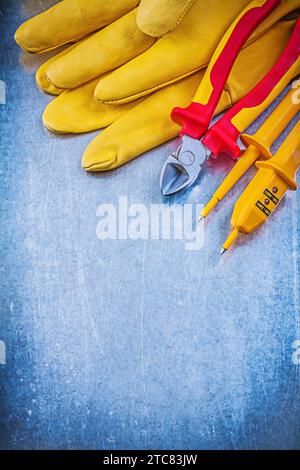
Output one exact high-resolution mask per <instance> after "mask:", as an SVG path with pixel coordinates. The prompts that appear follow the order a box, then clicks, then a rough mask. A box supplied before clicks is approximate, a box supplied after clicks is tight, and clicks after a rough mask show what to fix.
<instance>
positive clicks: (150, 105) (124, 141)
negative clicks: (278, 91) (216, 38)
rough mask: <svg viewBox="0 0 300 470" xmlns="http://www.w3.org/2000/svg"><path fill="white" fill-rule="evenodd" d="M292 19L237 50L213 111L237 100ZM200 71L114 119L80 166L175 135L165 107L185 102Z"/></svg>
mask: <svg viewBox="0 0 300 470" xmlns="http://www.w3.org/2000/svg"><path fill="white" fill-rule="evenodd" d="M294 24H295V21H288V22H282V23H278V24H276V25H275V26H274V27H273V28H271V29H269V30H268V31H267V32H266V33H265V34H264V35H263V36H262V37H261V38H260V39H258V40H257V41H256V42H254V43H252V44H250V45H249V46H248V47H246V48H245V49H244V50H243V51H242V52H241V54H240V58H239V60H238V61H237V62H236V64H235V66H234V68H233V71H232V73H231V76H230V78H229V80H228V83H227V86H226V88H225V92H224V93H223V96H222V99H221V101H220V104H219V107H218V110H217V112H220V111H221V110H224V109H226V108H228V107H230V106H231V105H232V104H233V103H234V102H236V101H238V100H239V99H240V98H241V97H242V96H244V94H245V93H247V92H248V91H249V90H250V89H251V88H252V87H253V86H254V85H255V84H256V83H257V82H258V81H259V80H260V79H261V78H262V77H263V76H264V75H265V73H266V72H267V71H268V70H269V69H270V68H271V67H272V65H273V64H274V63H275V61H276V60H277V58H278V57H279V55H280V54H281V52H282V50H283V48H284V46H285V45H286V44H287V42H288V39H289V37H290V34H291V32H292V29H293V27H294ZM203 75H204V70H203V71H200V72H198V73H196V74H194V75H192V76H190V77H188V78H186V79H184V80H181V81H180V82H178V83H175V84H172V85H170V86H168V87H165V88H163V89H161V90H159V91H157V92H156V93H154V94H153V95H151V96H150V97H148V98H146V99H145V101H143V102H142V103H140V104H138V105H137V106H136V107H134V108H133V109H131V110H130V111H129V112H128V113H126V114H125V115H123V116H122V117H121V118H119V119H118V120H117V121H116V122H114V123H113V124H112V125H111V126H110V127H108V128H107V129H105V130H104V131H103V132H102V133H101V134H100V135H99V136H98V137H96V139H95V140H94V141H92V142H91V144H90V145H89V146H88V147H87V149H86V151H85V153H84V155H83V159H82V166H83V168H85V169H86V170H87V171H107V170H112V169H114V168H117V167H119V166H120V165H123V164H124V163H126V162H128V161H130V160H132V159H133V158H135V157H137V156H138V155H140V154H141V153H144V152H146V151H148V150H150V149H152V148H153V147H156V146H157V145H160V144H162V143H164V142H166V141H167V140H169V139H171V138H173V137H176V135H178V132H179V130H180V128H179V126H177V124H175V123H174V122H173V121H172V120H171V118H170V112H171V110H172V109H173V107H174V106H175V105H176V106H182V107H185V106H187V105H188V104H189V103H190V102H191V100H192V98H193V96H194V93H195V91H196V89H197V87H198V85H199V82H200V80H201V77H203ZM241 78H242V79H241Z"/></svg>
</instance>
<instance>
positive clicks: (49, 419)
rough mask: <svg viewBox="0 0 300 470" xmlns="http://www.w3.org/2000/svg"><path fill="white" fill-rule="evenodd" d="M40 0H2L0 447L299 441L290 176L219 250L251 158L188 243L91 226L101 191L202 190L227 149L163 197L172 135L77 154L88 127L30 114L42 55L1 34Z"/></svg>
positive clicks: (41, 100) (244, 445) (136, 196)
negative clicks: (87, 161) (122, 235)
mask: <svg viewBox="0 0 300 470" xmlns="http://www.w3.org/2000/svg"><path fill="white" fill-rule="evenodd" d="M52 3H54V2H49V1H44V0H40V1H33V0H23V1H21V0H11V1H1V4H0V20H1V29H0V37H1V46H0V48H1V71H0V79H1V80H3V81H4V82H5V84H6V92H7V96H6V105H0V113H1V129H0V133H1V159H0V179H1V188H0V192H1V194H0V196H1V201H0V204H1V206H0V207H1V232H0V237H1V238H0V244H1V246H0V250H1V251H0V289H1V290H0V305H1V319H0V322H1V323H0V340H2V341H4V342H5V344H6V356H7V357H6V364H2V365H0V376H1V405H0V407H1V448H2V449H53V448H58V449H74V448H79V449H154V448H161V449H175V448H176V449H296V448H298V449H299V448H300V429H299V427H300V407H299V405H300V400H299V365H297V360H296V361H295V358H296V359H297V357H298V356H297V355H295V354H294V356H292V355H293V352H294V348H293V343H294V341H296V340H299V339H300V333H299V254H298V253H299V247H300V224H299V218H298V215H299V204H300V193H289V194H288V195H287V196H286V198H285V201H284V202H283V203H282V205H281V207H280V208H279V209H278V211H277V213H276V214H274V215H273V216H272V218H271V219H270V220H269V221H268V223H267V224H266V225H265V226H264V227H263V228H262V229H261V230H260V231H259V232H257V233H255V234H253V235H252V236H248V237H241V239H240V241H239V242H238V243H237V244H236V245H235V247H234V249H233V250H232V251H231V252H230V253H228V254H227V255H226V256H224V257H222V259H221V258H220V256H219V249H220V246H221V244H222V242H223V241H224V240H225V238H226V237H227V235H228V233H229V228H230V215H231V212H232V208H233V205H234V201H235V200H236V198H237V196H238V194H239V193H240V192H241V190H242V188H243V187H244V186H245V184H246V182H247V181H248V180H249V179H250V177H251V173H250V174H248V175H247V176H246V178H244V179H243V181H242V182H240V184H239V185H238V186H237V188H235V189H234V191H233V192H232V193H231V195H230V196H229V197H228V198H227V199H226V201H225V202H224V203H222V204H220V208H219V209H218V210H217V211H216V213H215V214H214V216H212V217H211V218H210V220H209V222H207V224H206V228H205V246H204V248H203V249H202V250H201V251H200V252H190V253H189V252H187V251H185V250H184V248H183V244H182V243H181V242H177V241H169V242H168V241H163V240H160V241H155V240H153V241H151V240H146V241H131V240H128V241H105V242H103V241H102V242H101V241H99V240H98V239H97V237H96V224H97V218H96V209H97V207H98V206H99V204H102V203H113V204H117V202H118V198H119V196H120V195H128V198H129V201H130V203H135V202H137V203H144V204H146V205H149V204H151V203H153V204H155V203H162V202H164V203H165V204H170V205H172V204H178V203H179V204H183V203H193V204H194V203H196V202H197V203H204V202H206V201H207V200H208V198H209V197H210V196H211V195H212V193H213V191H214V189H215V188H216V187H217V185H218V183H220V182H221V180H222V179H223V176H224V174H225V172H226V171H228V169H229V168H230V165H231V162H230V161H229V160H225V159H224V160H222V162H220V164H215V163H210V164H209V165H208V166H207V168H206V171H204V172H203V174H202V177H201V180H200V181H199V182H198V184H196V185H195V186H194V187H193V188H192V189H190V190H189V191H187V192H186V193H184V194H180V195H178V196H176V197H174V198H171V199H165V200H164V199H163V198H162V196H161V195H160V191H159V174H160V169H161V167H162V164H163V162H164V160H165V158H166V156H167V155H168V153H169V152H170V150H171V148H173V145H174V144H172V143H170V144H167V145H165V146H163V147H161V148H159V149H156V150H154V151H152V152H149V153H148V154H146V155H144V156H142V157H141V158H139V159H137V160H135V161H133V162H132V163H130V164H128V165H126V166H124V167H123V168H120V169H118V170H117V171H114V172H112V173H109V174H101V175H98V176H92V175H89V174H86V173H85V172H84V171H83V170H81V168H80V159H81V155H82V152H83V150H84V148H85V147H86V145H87V144H88V142H89V141H90V140H91V139H92V137H93V135H82V136H75V137H69V136H66V137H63V136H56V135H53V134H50V133H49V132H48V131H46V130H45V129H44V128H43V125H42V122H41V114H42V112H43V109H44V107H45V105H46V104H47V103H48V102H49V101H50V99H51V97H49V96H46V95H44V94H42V93H41V92H40V91H38V89H37V88H36V86H35V83H34V73H35V69H36V67H37V65H38V64H39V63H41V62H42V61H43V60H44V57H31V56H26V55H25V54H23V53H22V52H21V51H20V50H19V49H18V47H17V46H16V45H15V43H14V41H13V33H14V31H15V29H16V28H17V27H18V25H19V24H20V23H21V22H22V21H24V20H25V19H26V18H28V17H30V16H32V15H33V14H35V13H37V12H39V11H41V10H43V9H44V8H45V7H46V6H49V4H52ZM298 119H299V116H298ZM294 124H295V121H294ZM258 125H259V123H255V125H254V126H253V127H252V130H254V129H256V128H257V126H258ZM286 134H287V133H285V136H286ZM95 135H96V134H95ZM280 141H282V138H281V139H280ZM280 141H278V142H277V144H276V146H275V148H278V145H279V143H280ZM293 357H294V361H293V359H292V358H293ZM299 357H300V355H299ZM298 362H299V361H298Z"/></svg>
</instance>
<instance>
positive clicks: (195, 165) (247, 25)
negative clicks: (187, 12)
mask: <svg viewBox="0 0 300 470" xmlns="http://www.w3.org/2000/svg"><path fill="white" fill-rule="evenodd" d="M280 3H281V0H254V1H252V2H251V4H250V5H249V6H248V7H247V8H246V9H245V10H244V11H243V12H242V13H241V15H240V16H239V17H238V18H237V19H236V21H235V22H234V23H233V24H232V25H231V27H230V28H229V30H228V31H227V32H226V34H225V35H224V37H223V39H222V41H221V42H220V44H219V46H218V47H217V49H216V51H215V53H214V55H213V57H212V60H211V62H210V64H209V66H208V68H207V71H206V73H205V75H204V77H203V80H202V82H201V84H200V87H199V88H198V91H197V93H196V95H195V98H194V101H193V102H192V103H191V104H190V105H189V106H188V107H187V108H175V109H174V110H173V111H172V114H171V117H172V119H173V120H174V121H175V122H176V123H178V124H179V125H181V127H182V128H181V133H180V135H181V137H182V144H181V145H180V146H179V148H178V150H177V152H176V153H173V154H172V155H170V156H169V158H168V159H167V161H166V162H165V164H164V167H163V169H162V173H161V178H160V186H161V191H162V193H163V195H165V196H169V195H171V194H174V193H176V192H178V191H180V190H182V189H186V188H188V187H189V186H191V185H192V184H193V183H194V182H195V180H196V179H197V177H198V175H199V174H200V172H201V168H202V165H203V163H204V162H205V160H207V159H208V158H209V157H211V156H212V157H214V158H216V157H217V156H218V155H219V154H221V153H222V154H227V155H229V156H230V157H231V158H233V159H237V158H239V157H240V155H241V149H240V147H239V145H238V139H239V137H240V135H241V133H242V132H244V131H245V129H246V128H247V127H248V126H249V125H250V124H251V123H252V122H253V121H255V119H256V118H257V117H258V116H259V115H260V114H261V113H262V112H263V111H264V110H265V109H266V108H267V107H268V106H269V105H270V104H271V103H272V102H273V101H274V99H275V98H276V97H277V96H278V95H279V94H280V93H281V91H282V90H283V89H284V88H285V87H286V86H287V85H288V83H289V82H290V81H291V80H292V79H293V78H294V77H295V76H296V75H297V74H299V73H300V59H299V55H300V19H299V20H298V21H297V23H296V26H295V28H294V31H293V33H292V36H291V38H290V40H289V42H288V44H287V46H286V48H285V50H284V51H283V53H282V55H281V56H280V58H279V59H278V61H277V62H276V64H275V65H274V66H273V67H272V69H271V70H270V71H269V72H268V73H267V75H266V76H265V77H264V78H263V79H262V80H261V81H260V82H259V83H258V84H257V85H256V86H255V87H254V88H253V89H252V90H251V91H250V92H249V93H248V94H247V95H246V96H244V98H242V99H241V100H240V101H239V102H238V103H237V104H235V105H234V106H233V107H232V108H231V109H230V110H229V111H228V112H227V113H225V114H224V115H223V117H222V118H221V119H220V120H219V121H218V122H217V123H216V124H214V125H213V126H212V127H211V128H209V127H210V124H211V121H212V119H213V116H214V114H215V112H216V109H217V106H218V103H219V100H220V98H221V95H222V92H223V90H224V87H225V85H226V82H227V80H228V77H229V75H230V72H231V70H232V67H233V65H234V63H235V61H236V59H237V56H238V54H239V52H240V51H241V49H242V48H243V46H244V44H245V43H246V42H247V40H248V39H249V38H250V36H251V34H252V33H253V32H254V31H255V30H256V28H257V27H258V26H259V25H260V24H261V23H262V22H263V21H264V20H265V19H266V18H267V17H268V16H269V15H270V14H271V12H272V11H273V10H274V9H275V8H276V7H277V6H278V5H279V4H280Z"/></svg>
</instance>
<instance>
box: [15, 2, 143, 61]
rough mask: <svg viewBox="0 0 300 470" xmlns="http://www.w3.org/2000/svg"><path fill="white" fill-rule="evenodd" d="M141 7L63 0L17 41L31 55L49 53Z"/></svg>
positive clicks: (23, 29)
mask: <svg viewBox="0 0 300 470" xmlns="http://www.w3.org/2000/svg"><path fill="white" fill-rule="evenodd" d="M138 4H139V0H113V1H111V0H100V1H99V0H63V1H62V2H58V3H57V4H56V5H54V6H53V7H52V8H49V9H48V10H46V11H44V12H43V13H41V14H39V15H37V16H34V17H33V18H31V19H29V20H28V21H26V22H25V23H23V24H22V25H21V26H20V27H19V29H18V30H17V31H16V33H15V40H16V42H17V44H19V46H20V47H22V48H23V49H24V50H25V51H27V52H30V53H41V52H45V51H49V50H51V49H54V48H56V47H58V46H61V45H64V44H67V43H69V42H74V41H78V40H79V39H81V38H83V37H84V36H86V35H88V34H90V33H91V32H93V31H96V30H98V29H100V28H103V27H104V26H106V25H108V24H110V23H112V22H113V21H115V20H116V19H118V18H120V17H121V16H123V15H125V14H126V13H128V12H129V11H131V10H132V9H134V8H135V7H136V6H137V5H138Z"/></svg>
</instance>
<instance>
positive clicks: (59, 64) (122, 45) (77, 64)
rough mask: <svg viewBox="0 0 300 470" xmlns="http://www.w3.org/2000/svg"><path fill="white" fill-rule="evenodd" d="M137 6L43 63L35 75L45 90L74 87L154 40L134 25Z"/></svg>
mask: <svg viewBox="0 0 300 470" xmlns="http://www.w3.org/2000/svg"><path fill="white" fill-rule="evenodd" d="M136 11H137V10H136V9H135V10H133V11H131V12H130V13H128V14H127V15H125V16H123V17H122V18H120V19H119V20H117V21H115V22H114V23H112V24H110V25H109V26H107V27H106V28H104V29H102V30H101V31H98V32H97V33H95V34H93V35H92V36H90V37H89V38H87V39H85V40H83V41H81V43H79V44H78V45H77V46H76V47H74V46H73V47H71V48H69V49H68V50H67V51H64V53H63V54H60V55H59V56H56V57H54V58H52V59H50V61H48V62H46V64H43V65H42V67H41V69H40V70H39V71H38V73H37V76H38V77H39V78H38V82H39V86H40V87H41V88H43V89H44V91H47V92H50V93H51V90H53V89H54V90H56V89H58V90H65V89H73V88H77V87H78V86H81V85H83V84H84V83H86V82H88V81H90V80H93V79H94V78H96V77H100V76H101V75H103V74H104V73H106V72H109V71H111V70H113V69H116V68H117V67H119V66H121V65H123V64H125V63H126V62H128V61H130V60H131V59H133V58H134V57H136V56H137V55H139V54H141V53H143V52H144V51H146V50H147V49H148V48H149V47H151V46H152V45H153V44H154V42H155V39H154V38H151V37H150V36H147V35H146V34H144V33H142V32H141V31H140V30H139V28H138V27H137V25H136Z"/></svg>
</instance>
